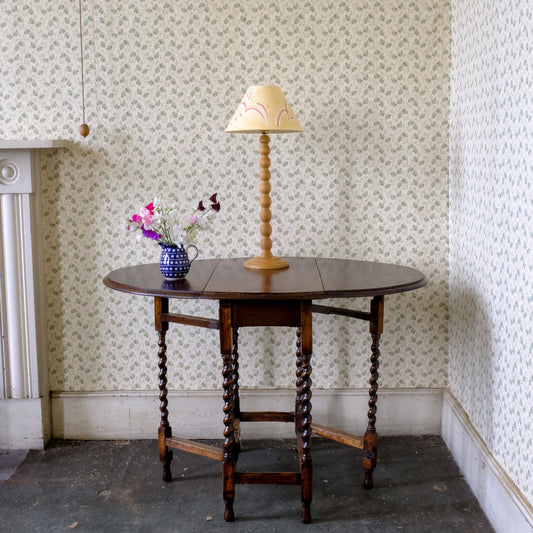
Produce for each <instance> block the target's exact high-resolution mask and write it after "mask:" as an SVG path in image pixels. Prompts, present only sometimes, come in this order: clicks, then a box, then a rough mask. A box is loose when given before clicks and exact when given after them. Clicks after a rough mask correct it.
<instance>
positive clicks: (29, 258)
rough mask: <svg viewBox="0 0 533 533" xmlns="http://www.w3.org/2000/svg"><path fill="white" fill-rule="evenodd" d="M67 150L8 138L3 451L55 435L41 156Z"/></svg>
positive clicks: (1, 214)
mask: <svg viewBox="0 0 533 533" xmlns="http://www.w3.org/2000/svg"><path fill="white" fill-rule="evenodd" d="M65 146H66V141H61V140H53V139H50V140H48V139H43V140H39V139H37V140H22V141H5V140H4V141H2V140H0V235H1V239H2V240H1V246H0V259H1V264H0V315H1V320H0V325H1V329H2V342H1V344H0V359H1V363H2V366H1V379H0V448H2V449H28V448H38V449H42V448H43V447H44V446H45V445H46V443H47V442H48V440H49V439H50V435H51V424H50V418H51V408H50V391H49V387H48V353H47V352H48V342H47V337H46V314H45V313H46V307H45V302H44V272H43V266H44V265H43V254H42V246H43V235H42V224H41V223H40V221H41V217H42V209H41V182H40V177H41V176H40V173H41V161H40V153H41V150H43V149H55V148H62V147H65Z"/></svg>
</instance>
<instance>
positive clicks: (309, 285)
mask: <svg viewBox="0 0 533 533" xmlns="http://www.w3.org/2000/svg"><path fill="white" fill-rule="evenodd" d="M287 259H288V260H289V263H290V267H289V268H287V269H282V270H247V269H245V268H244V266H243V265H244V261H245V259H244V258H241V259H204V260H197V261H194V262H193V264H192V265H191V270H190V272H189V274H188V275H187V277H186V278H185V279H183V280H178V281H171V282H169V281H166V280H165V279H164V278H163V276H162V275H161V273H160V271H159V265H158V264H157V263H153V264H148V265H137V266H131V267H124V268H120V269H118V270H115V271H113V272H111V273H110V274H108V275H107V276H106V277H105V279H104V284H105V285H106V286H107V287H110V288H112V289H115V290H119V291H123V292H128V293H132V294H140V295H144V296H165V297H168V298H204V299H213V300H224V299H229V300H237V299H243V300H247V299H267V300H291V299H295V300H302V299H309V300H318V299H323V298H349V297H360V296H381V295H385V294H394V293H399V292H404V291H411V290H414V289H418V288H420V287H423V286H424V285H426V284H427V280H426V278H425V276H424V275H423V274H422V273H421V272H419V271H418V270H416V269H414V268H410V267H404V266H399V265H393V264H387V263H376V262H366V261H355V260H349V259H328V258H313V257H291V258H287Z"/></svg>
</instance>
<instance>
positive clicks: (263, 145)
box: [244, 133, 289, 270]
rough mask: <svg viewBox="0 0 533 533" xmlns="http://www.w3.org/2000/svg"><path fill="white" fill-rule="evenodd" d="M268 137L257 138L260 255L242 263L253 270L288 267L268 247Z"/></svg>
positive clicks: (269, 245) (270, 246) (270, 215)
mask: <svg viewBox="0 0 533 533" xmlns="http://www.w3.org/2000/svg"><path fill="white" fill-rule="evenodd" d="M269 143H270V138H269V136H268V135H267V134H266V133H264V134H263V135H261V137H260V139H259V153H260V154H261V157H260V159H259V166H260V167H261V170H260V171H259V179H260V180H261V184H260V185H259V192H260V193H261V197H260V199H259V205H260V206H261V212H260V213H259V218H260V220H261V228H260V230H259V231H260V233H261V242H260V246H261V255H260V256H257V257H254V258H252V259H248V261H246V262H245V263H244V267H245V268H249V269H253V270H276V269H280V268H288V266H289V263H288V262H287V261H285V260H284V259H280V258H279V257H276V256H274V255H272V253H271V251H270V249H271V248H272V239H271V238H270V235H271V233H272V226H271V225H270V220H271V219H272V214H271V212H270V204H271V203H272V202H271V200H270V170H269V167H270V158H269V157H268V156H269V154H270V146H269Z"/></svg>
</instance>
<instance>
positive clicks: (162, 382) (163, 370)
mask: <svg viewBox="0 0 533 533" xmlns="http://www.w3.org/2000/svg"><path fill="white" fill-rule="evenodd" d="M165 337H166V331H165V330H162V331H160V332H159V342H158V346H159V352H158V355H159V362H158V365H157V366H158V367H159V411H160V412H161V422H160V424H159V429H158V443H159V460H160V461H161V462H162V463H163V481H167V482H168V481H172V474H171V472H170V463H171V461H172V450H169V449H168V447H167V445H166V442H165V439H166V438H168V437H171V436H172V428H171V427H170V425H169V423H168V409H167V407H168V400H167V393H168V391H167V366H166V365H167V356H166V352H167V345H166V343H165Z"/></svg>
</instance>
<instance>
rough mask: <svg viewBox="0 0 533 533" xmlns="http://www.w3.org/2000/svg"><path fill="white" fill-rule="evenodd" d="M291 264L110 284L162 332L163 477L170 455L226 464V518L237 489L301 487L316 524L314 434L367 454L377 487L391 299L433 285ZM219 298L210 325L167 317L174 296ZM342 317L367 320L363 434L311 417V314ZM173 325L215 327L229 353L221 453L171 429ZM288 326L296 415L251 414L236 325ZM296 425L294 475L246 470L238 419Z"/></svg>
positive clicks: (220, 266) (142, 270) (228, 266)
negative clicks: (383, 351) (244, 405)
mask: <svg viewBox="0 0 533 533" xmlns="http://www.w3.org/2000/svg"><path fill="white" fill-rule="evenodd" d="M287 260H288V261H289V263H290V267H289V268H287V269H282V270H247V269H245V268H244V267H243V265H244V261H245V259H207V260H198V261H195V262H194V263H193V264H192V266H191V270H190V272H189V274H188V275H187V277H186V278H185V279H183V280H179V281H172V282H168V281H165V279H164V278H163V276H162V275H161V273H160V271H159V265H158V264H147V265H138V266H131V267H125V268H121V269H118V270H115V271H113V272H111V273H110V274H109V275H108V276H106V278H105V279H104V284H105V285H106V286H107V287H110V288H111V289H115V290H118V291H123V292H127V293H131V294H138V295H141V296H150V297H153V298H154V302H155V328H156V330H157V331H158V334H159V341H158V346H159V350H158V356H159V362H158V368H159V399H160V412H161V419H160V425H159V432H158V442H159V458H160V460H161V462H162V463H163V480H164V481H171V480H172V476H171V472H170V464H171V461H172V449H179V450H184V451H187V452H191V453H195V454H198V455H201V456H204V457H208V458H211V459H215V460H218V461H221V462H222V479H223V498H224V502H225V512H224V519H225V520H226V521H233V520H234V518H235V514H234V510H233V504H234V499H235V485H236V484H239V483H246V484H254V483H255V484H291V485H300V487H301V501H302V512H301V520H302V522H304V523H309V522H310V521H311V500H312V495H313V486H312V478H313V466H312V461H311V435H312V434H315V435H319V436H321V437H325V438H328V439H332V440H335V441H338V442H341V443H344V444H347V445H349V446H354V447H357V448H361V449H363V450H364V451H365V452H366V454H365V457H364V458H363V468H364V471H365V476H364V483H363V484H364V486H365V487H366V488H371V487H372V472H373V470H374V468H375V466H376V458H377V449H378V435H377V431H376V410H377V405H376V403H377V390H378V377H379V373H378V368H379V356H380V349H379V341H380V336H381V334H382V332H383V312H384V299H385V296H386V295H388V294H396V293H400V292H405V291H411V290H414V289H418V288H420V287H423V286H424V285H426V284H427V280H426V278H425V277H424V275H423V274H422V273H421V272H419V271H418V270H415V269H413V268H409V267H404V266H398V265H392V264H384V263H375V262H364V261H355V260H345V259H328V258H318V257H317V258H313V257H298V258H287ZM361 297H371V301H370V309H369V310H368V311H359V310H351V309H345V308H340V307H332V306H325V305H319V304H315V303H313V302H314V301H316V300H322V299H326V298H350V299H352V298H361ZM170 298H178V299H179V298H181V299H184V298H185V299H190V298H198V299H209V300H218V302H219V316H218V319H215V318H205V317H198V316H189V315H182V314H176V313H170V312H169V299H170ZM313 313H323V314H336V315H342V316H346V317H351V318H355V319H359V320H366V321H368V322H369V323H370V334H371V337H372V344H371V355H370V382H369V383H370V388H369V401H368V406H369V410H368V414H367V416H368V425H367V429H366V432H365V434H364V435H363V436H356V435H351V434H348V433H345V432H342V431H338V430H335V429H333V428H329V427H325V426H322V425H319V424H315V423H314V422H313V421H312V416H311V407H312V406H311V383H312V382H311V371H312V369H311V354H312V338H313V333H312V332H313V328H312V314H313ZM170 323H177V324H185V325H191V326H196V327H203V328H211V329H218V330H219V331H220V352H221V355H222V387H223V416H224V435H223V436H224V442H223V446H222V448H221V449H220V448H217V447H216V446H210V445H206V444H204V443H199V442H195V441H192V440H188V439H182V438H179V437H176V436H173V435H172V429H171V427H170V424H169V422H168V400H167V393H168V391H167V367H166V364H167V354H166V352H167V345H166V332H167V330H168V328H169V324H170ZM253 326H274V327H275V326H290V327H294V328H296V400H295V407H294V411H291V412H277V411H259V412H258V411H254V412H252V411H244V410H241V404H240V398H239V349H238V335H239V328H243V327H253ZM265 421H278V422H294V424H295V432H296V442H297V448H298V456H299V471H297V472H239V471H238V470H237V460H238V456H239V452H240V443H239V428H240V424H241V422H265Z"/></svg>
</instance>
